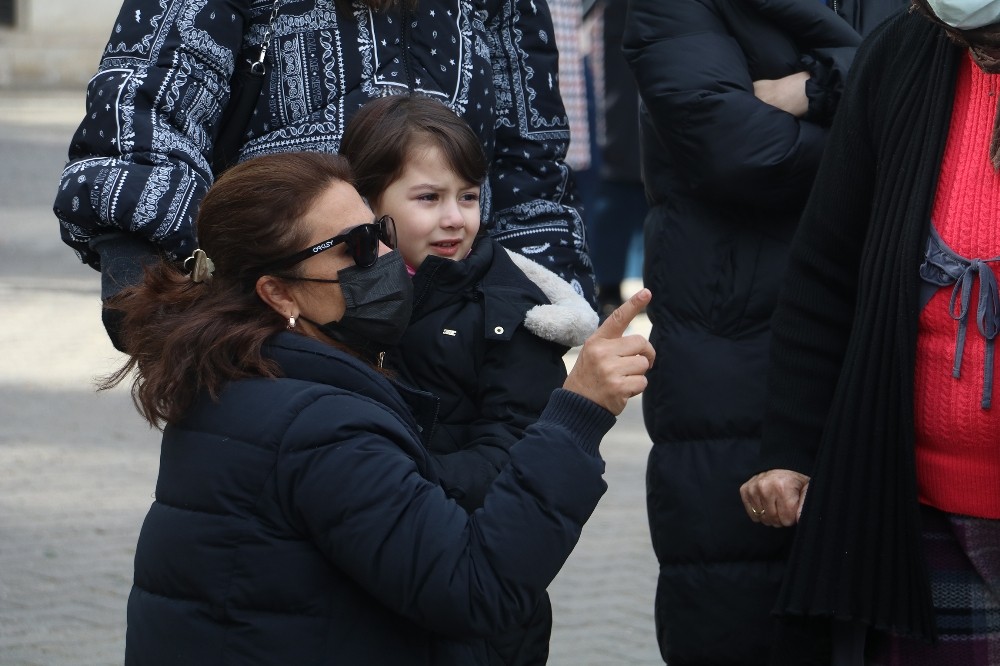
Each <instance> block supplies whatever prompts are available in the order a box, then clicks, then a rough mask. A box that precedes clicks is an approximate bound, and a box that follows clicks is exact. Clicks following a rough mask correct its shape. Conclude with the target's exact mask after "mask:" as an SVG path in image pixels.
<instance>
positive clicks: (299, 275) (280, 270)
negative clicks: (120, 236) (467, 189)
mask: <svg viewBox="0 0 1000 666" xmlns="http://www.w3.org/2000/svg"><path fill="white" fill-rule="evenodd" d="M349 179H350V172H349V169H348V168H347V166H346V162H345V161H344V159H343V158H341V157H337V156H332V155H328V154H322V153H284V154H278V155H272V156H268V157H261V158H256V159H253V160H249V161H247V162H245V163H242V164H240V165H238V166H236V167H234V168H232V169H231V170H229V171H227V172H226V173H225V174H224V175H223V176H222V177H221V178H220V179H219V180H218V181H217V183H216V184H215V185H214V186H213V187H212V188H211V190H210V191H209V193H208V194H207V195H206V197H205V199H204V201H203V203H202V205H201V208H200V210H199V213H198V238H199V242H200V245H201V249H200V250H199V251H198V252H196V253H195V256H194V257H192V260H191V261H190V262H188V268H189V270H190V272H189V273H188V274H184V273H181V272H180V271H179V270H178V269H177V268H176V267H175V266H174V265H172V264H171V263H168V262H162V263H159V264H157V265H155V266H153V267H151V268H148V269H147V271H146V274H145V278H144V280H143V282H142V283H140V284H139V285H138V286H136V287H132V288H129V289H126V290H125V291H123V292H122V294H121V295H120V296H118V297H116V299H115V300H114V302H113V304H114V306H115V307H116V308H118V309H119V310H120V311H121V312H122V313H123V329H122V330H123V342H124V345H125V347H126V349H127V350H128V354H129V360H128V363H127V364H126V365H125V366H124V367H123V368H122V369H121V370H120V371H119V372H117V373H116V374H114V375H113V376H111V377H109V378H108V380H107V381H106V382H105V386H113V385H115V384H116V383H118V382H120V381H122V380H123V379H124V378H125V377H126V376H127V375H128V374H130V372H131V371H133V370H135V371H137V377H136V379H135V382H134V384H133V387H132V390H133V397H134V399H135V402H136V405H137V407H138V409H139V410H140V412H141V413H142V414H143V416H144V417H145V418H146V419H147V420H148V421H149V422H150V423H151V424H152V425H154V426H158V427H163V440H162V451H161V458H160V471H159V477H158V479H157V485H156V494H155V498H156V499H155V501H154V503H153V505H152V507H151V508H150V510H149V513H148V514H147V516H146V519H145V521H144V523H143V527H142V531H141V533H140V536H139V542H138V546H137V548H136V556H135V579H134V585H133V589H132V593H131V595H130V596H129V603H128V630H127V634H126V655H125V663H126V664H130V665H131V664H207V663H256V664H282V665H285V664H394V665H398V664H435V665H441V664H461V665H463V666H464V665H467V664H473V665H474V664H486V663H488V657H487V654H486V638H487V637H489V636H492V635H495V634H497V633H500V632H503V631H505V630H506V629H508V628H509V627H511V626H513V624H515V623H516V622H517V621H519V619H520V618H521V616H522V615H523V613H524V612H525V609H530V608H532V607H533V606H534V604H536V603H537V601H538V599H539V597H540V595H541V594H543V592H544V590H545V588H546V587H547V586H548V584H549V583H550V582H551V580H552V579H553V577H554V576H555V575H556V573H557V572H558V571H559V569H560V567H561V566H562V564H563V562H564V561H565V559H566V558H567V557H568V556H569V553H570V552H571V550H572V548H573V546H574V545H575V543H576V541H577V539H578V538H579V535H580V530H581V529H582V526H583V523H584V522H585V521H586V520H587V518H588V517H589V516H590V514H591V512H592V511H593V509H594V507H595V506H596V504H597V501H598V499H599V498H600V496H601V494H602V493H603V491H604V489H605V484H604V482H603V480H602V479H601V474H602V470H603V467H604V463H603V461H602V459H601V457H600V455H599V452H598V447H599V444H600V439H601V437H602V436H603V434H604V433H605V432H607V430H608V429H609V428H610V427H611V426H612V424H613V423H614V420H615V419H614V416H615V415H616V414H618V413H620V412H621V410H622V409H623V408H624V406H625V403H626V402H627V400H628V398H629V397H631V396H634V395H637V394H638V393H640V392H641V391H642V390H643V388H644V387H645V378H644V374H645V372H646V370H647V369H648V368H649V367H650V364H651V363H652V360H653V352H652V348H651V347H650V345H649V343H648V342H647V341H646V340H644V339H643V338H641V337H639V336H628V337H624V338H623V337H621V335H622V332H623V331H624V329H625V327H626V326H627V325H628V323H629V322H630V321H631V319H632V317H634V316H635V314H636V313H637V312H638V311H639V309H641V308H642V307H644V306H645V304H646V303H648V302H649V298H650V293H649V292H648V290H642V291H641V292H639V293H638V294H637V295H635V296H634V297H633V298H632V299H630V301H629V302H628V303H626V304H625V305H623V306H622V308H620V309H619V311H617V312H616V314H615V316H612V317H611V318H610V319H609V320H608V321H607V322H605V324H604V325H603V326H602V327H601V328H600V329H598V331H597V332H596V333H595V334H594V335H593V336H592V337H591V338H590V339H588V341H587V342H586V343H585V344H584V346H583V349H582V351H581V353H580V356H579V358H578V360H577V362H576V364H575V366H574V368H573V370H572V371H571V372H570V373H569V376H568V377H567V379H566V382H565V384H564V387H563V389H560V390H557V391H555V392H553V394H552V397H551V399H550V401H549V404H548V406H547V407H546V409H545V412H544V413H543V414H542V416H541V418H540V419H539V420H538V421H537V423H536V424H535V425H533V426H532V427H530V428H528V430H527V431H526V432H525V436H524V438H523V439H522V440H521V441H520V442H519V443H518V444H516V445H515V446H514V447H512V448H511V452H510V458H511V460H510V465H509V467H508V469H507V470H505V471H504V472H503V473H502V474H501V475H500V476H499V478H498V479H497V480H496V482H495V483H494V484H493V486H492V488H491V491H490V495H489V497H488V498H487V501H486V506H485V507H484V508H483V509H481V510H479V511H476V512H475V513H473V514H471V515H470V514H469V513H467V512H466V511H465V510H464V509H462V508H461V507H460V506H459V505H458V504H456V503H455V502H454V501H453V500H451V499H449V498H448V497H447V496H446V494H445V491H444V490H443V488H442V487H441V485H440V484H439V483H438V479H437V477H436V474H435V472H434V467H433V465H432V464H431V462H430V460H429V457H428V453H427V450H426V449H425V448H424V445H423V443H422V442H421V439H420V438H421V433H422V431H423V432H426V425H427V423H428V420H427V419H426V418H425V416H426V410H425V409H424V408H425V407H426V406H427V404H428V402H427V401H428V400H429V399H430V396H428V395H427V394H423V393H419V392H416V391H412V390H406V389H403V388H401V387H399V386H397V385H395V384H394V382H393V381H392V380H391V379H390V378H389V377H387V376H386V374H385V373H384V372H382V371H380V369H379V367H378V365H377V359H378V350H379V349H380V348H381V347H384V346H388V345H391V344H393V343H394V342H395V341H396V340H397V339H398V337H399V335H400V333H401V331H402V329H403V327H404V326H405V324H406V322H407V319H408V315H409V310H410V299H409V288H410V280H409V277H408V276H407V275H406V271H405V267H404V264H403V262H402V261H401V260H400V258H399V254H398V252H394V251H391V250H390V249H389V247H387V246H386V245H385V244H383V243H382V242H380V239H382V240H390V239H389V238H388V236H387V231H388V229H387V226H386V224H385V223H384V222H374V221H373V217H374V216H373V215H372V213H371V211H370V209H369V208H368V206H367V205H366V204H365V203H364V200H363V199H362V198H361V197H360V195H359V194H358V193H357V191H356V190H354V188H353V187H352V186H351V185H350V184H349Z"/></svg>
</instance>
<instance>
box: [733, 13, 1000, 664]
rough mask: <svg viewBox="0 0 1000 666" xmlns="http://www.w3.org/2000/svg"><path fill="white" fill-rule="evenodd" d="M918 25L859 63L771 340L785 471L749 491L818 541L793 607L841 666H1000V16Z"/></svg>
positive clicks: (772, 461) (791, 570) (778, 658)
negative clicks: (999, 358) (998, 357)
mask: <svg viewBox="0 0 1000 666" xmlns="http://www.w3.org/2000/svg"><path fill="white" fill-rule="evenodd" d="M914 9H915V11H913V12H910V13H908V14H906V15H902V16H899V17H897V18H895V19H893V20H891V21H889V22H888V23H887V24H885V25H884V26H882V27H881V28H880V29H879V30H877V31H876V32H875V33H873V34H872V35H871V37H870V38H869V39H868V40H867V41H866V43H865V44H864V45H863V46H862V48H861V50H860V51H859V54H858V58H857V60H856V61H855V69H854V70H852V80H851V82H850V83H849V87H848V90H847V92H846V93H845V96H844V98H843V100H842V102H841V107H840V111H839V112H838V114H839V115H838V117H837V119H836V120H835V123H834V127H833V129H832V130H831V135H830V139H829V143H828V144H827V145H828V148H827V152H826V154H825V156H824V160H823V164H822V166H821V167H820V172H819V174H818V176H817V179H816V183H817V184H816V186H815V188H814V190H813V192H812V195H811V197H810V201H809V204H808V206H807V209H806V211H805V214H804V216H803V220H802V222H801V225H800V228H799V233H798V236H797V237H796V240H795V243H794V246H793V250H792V261H791V263H790V267H789V273H788V275H787V277H786V282H785V287H784V291H783V295H782V299H781V301H780V303H779V306H778V308H777V310H776V312H775V315H774V319H773V323H772V327H773V332H774V333H773V335H774V338H773V344H772V350H771V365H770V368H769V374H768V389H769V404H768V412H767V418H766V420H765V424H764V435H763V440H762V448H761V455H762V462H761V469H762V470H766V471H763V472H761V473H760V474H757V475H756V476H754V477H752V478H751V479H750V480H749V481H748V482H747V483H745V484H744V485H743V486H742V488H741V489H740V493H741V496H742V499H743V503H744V506H745V507H746V510H747V514H748V515H749V516H750V518H751V520H753V521H755V522H758V523H761V524H763V525H768V526H771V527H783V526H784V527H788V526H791V525H796V524H797V525H798V526H797V528H796V535H795V543H794V547H793V550H792V554H791V557H790V560H789V566H788V571H787V574H786V576H785V579H784V583H783V588H782V593H781V595H780V598H779V602H778V608H777V610H778V612H779V613H780V614H781V615H782V617H783V618H785V623H786V626H794V627H795V628H796V629H797V630H798V634H797V635H799V636H801V635H802V633H801V630H802V629H803V628H805V629H806V630H808V631H812V632H814V635H816V636H824V635H825V637H829V636H832V660H833V663H834V664H878V665H889V664H893V665H895V664H900V665H902V664H905V665H906V666H922V665H925V664H926V665H931V664H933V665H935V666H940V665H948V664H962V665H963V666H968V665H972V666H985V665H988V664H998V663H1000V405H996V406H994V403H995V402H997V400H996V398H997V397H998V396H997V388H996V384H997V381H995V365H996V364H995V359H994V356H995V339H996V336H997V333H998V331H1000V288H998V282H997V279H998V277H1000V224H998V223H1000V119H998V116H997V104H998V99H1000V96H998V95H997V90H998V88H1000V0H955V1H953V2H950V3H948V4H945V3H944V2H942V1H941V0H915V2H914ZM807 490H808V493H807ZM831 628H832V632H831V631H830V629H831ZM816 632H818V633H816ZM787 635H791V632H790V633H789V634H787ZM824 642H825V644H826V645H827V646H830V645H831V641H830V640H827V639H824ZM806 652H807V651H806V650H803V649H801V646H800V645H794V644H793V643H792V642H790V641H786V642H783V643H779V646H778V648H777V650H776V653H775V655H774V661H775V662H776V663H781V664H796V663H802V664H805V663H816V661H817V660H823V659H828V658H830V655H822V656H820V657H817V656H816V655H814V654H812V655H807V654H806Z"/></svg>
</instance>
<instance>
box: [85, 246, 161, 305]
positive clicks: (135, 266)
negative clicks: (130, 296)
mask: <svg viewBox="0 0 1000 666" xmlns="http://www.w3.org/2000/svg"><path fill="white" fill-rule="evenodd" d="M90 249H92V250H93V251H94V252H97V253H98V254H99V255H100V257H101V300H107V299H109V298H111V297H112V296H114V295H116V294H117V293H118V292H120V291H121V290H122V289H124V288H126V287H131V286H134V285H137V284H139V283H140V282H142V275H143V269H144V268H145V267H146V266H147V265H149V264H152V263H154V262H156V261H159V259H160V255H159V252H158V251H157V249H156V246H155V245H153V244H152V243H150V242H149V241H147V240H145V239H143V238H140V237H138V236H135V235H133V234H128V233H123V232H111V233H107V234H102V235H100V236H98V237H96V238H94V239H92V240H91V241H90Z"/></svg>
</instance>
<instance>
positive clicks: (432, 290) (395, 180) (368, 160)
mask: <svg viewBox="0 0 1000 666" xmlns="http://www.w3.org/2000/svg"><path fill="white" fill-rule="evenodd" d="M340 150H341V154H343V155H345V156H346V157H347V158H348V160H349V161H350V162H351V165H352V167H353V168H354V171H355V176H356V181H357V182H356V184H357V188H358V191H359V192H360V193H361V195H362V196H364V197H365V198H367V199H368V201H369V203H370V205H371V206H372V209H373V211H374V212H375V215H376V216H381V215H388V216H390V217H392V218H393V220H394V221H395V227H396V244H397V247H398V249H399V251H400V253H401V254H402V256H403V259H404V261H405V262H406V264H407V267H408V269H409V271H410V273H411V274H412V276H413V286H414V303H413V314H412V316H411V318H410V326H409V328H408V329H407V332H406V334H405V335H404V337H403V340H402V342H401V343H400V345H399V346H398V348H397V349H396V350H394V351H393V352H392V353H391V354H390V355H389V365H390V367H392V368H393V369H394V370H396V371H397V372H398V373H399V378H400V379H401V380H402V381H404V382H406V383H409V384H412V385H414V386H416V387H418V388H421V389H423V390H426V391H429V392H432V393H434V394H435V395H437V396H438V397H439V398H440V400H441V404H440V410H439V414H438V422H437V425H436V427H435V429H434V431H433V432H432V433H431V434H430V436H429V438H428V439H427V442H428V448H429V449H430V450H431V452H432V453H434V454H435V459H436V462H437V464H438V466H439V470H438V471H439V473H440V475H441V481H442V484H443V485H444V487H445V489H446V490H447V492H448V494H449V495H450V496H451V497H453V498H454V499H455V500H456V501H457V502H458V503H459V504H460V505H462V506H463V507H464V508H465V509H466V510H468V511H470V512H471V511H474V510H475V509H477V508H479V507H480V506H482V504H483V499H484V496H485V495H486V491H487V489H488V488H489V485H490V483H491V482H492V481H493V479H494V478H495V477H496V476H497V474H498V473H499V472H500V470H501V469H502V468H503V466H504V465H505V464H506V462H507V459H508V449H509V448H510V446H511V445H512V444H513V443H514V442H516V441H517V440H518V439H519V438H520V437H521V434H522V433H523V431H524V429H525V428H527V427H528V426H529V425H531V424H532V423H534V421H535V420H536V419H537V418H538V416H539V414H540V413H541V411H542V408H543V407H544V406H545V404H546V401H547V400H548V397H549V393H551V391H552V390H553V389H555V388H557V387H559V386H561V385H562V383H563V380H564V379H565V377H566V368H565V364H564V363H563V359H562V357H563V355H564V354H565V353H566V351H568V349H569V348H570V347H574V346H576V345H579V344H582V342H583V341H584V339H586V337H587V336H588V335H590V334H591V333H592V332H593V331H594V330H595V329H596V327H597V320H598V318H597V314H596V313H595V312H594V311H593V309H592V308H591V307H590V305H589V304H588V303H587V302H586V300H584V298H583V297H582V296H580V295H578V294H577V293H576V291H574V289H573V288H572V287H571V286H570V285H569V284H567V283H566V282H564V281H563V280H561V279H560V278H559V277H558V276H556V275H555V274H554V273H552V272H550V271H548V270H547V269H545V268H543V267H542V266H540V265H538V264H536V263H535V262H533V261H531V260H530V259H527V258H525V257H523V256H521V255H518V254H514V253H509V252H507V251H506V250H504V249H503V248H502V247H501V246H500V245H499V244H498V243H497V242H496V241H494V240H493V239H492V238H491V237H489V236H487V235H486V234H485V232H484V230H483V229H482V227H481V225H480V195H481V192H482V183H484V182H485V181H486V176H487V169H488V166H487V164H488V163H487V161H486V158H485V156H484V152H483V149H482V146H481V144H480V143H479V139H478V138H477V137H476V135H475V133H474V132H473V131H472V129H471V128H470V127H469V126H468V125H467V124H466V123H465V121H464V120H462V119H461V118H460V117H458V116H457V115H456V114H455V113H454V112H452V111H451V110H450V109H448V108H447V107H446V106H444V105H443V104H441V103H440V102H438V101H436V100H434V99H431V98H429V97H420V96H413V95H394V96H389V97H383V98H380V99H376V100H373V101H371V102H368V103H367V104H365V106H364V107H362V108H361V109H360V110H359V111H358V112H357V113H356V114H355V116H354V117H353V118H352V120H351V121H350V123H348V125H347V128H346V131H345V133H344V137H343V141H342V143H341V149H340ZM539 606H540V607H539V608H538V609H536V612H535V615H534V616H533V617H532V618H531V619H530V620H529V622H528V623H527V624H526V625H525V626H524V627H523V628H522V629H521V630H520V631H516V632H510V633H508V634H507V635H504V636H502V637H499V638H498V639H497V640H496V641H494V642H493V643H494V647H495V648H496V649H497V650H498V652H499V653H500V655H501V658H502V660H503V663H508V664H510V663H518V664H521V663H544V661H545V658H546V655H547V653H548V633H549V628H550V626H551V610H550V608H549V605H548V600H547V599H545V600H544V602H543V603H541V604H540V605H539Z"/></svg>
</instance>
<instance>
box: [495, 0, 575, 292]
mask: <svg viewBox="0 0 1000 666" xmlns="http://www.w3.org/2000/svg"><path fill="white" fill-rule="evenodd" d="M498 5H499V11H498V12H497V14H496V15H494V16H492V17H491V18H490V23H489V26H488V29H489V35H490V40H491V44H490V51H491V58H492V63H493V83H494V89H495V107H496V145H495V148H494V157H493V165H492V169H491V175H490V194H491V197H492V206H493V219H492V227H491V229H490V231H491V233H492V235H493V236H494V237H495V238H496V239H497V240H498V241H499V242H500V243H501V244H503V245H504V246H505V247H507V248H510V249H511V250H515V251H517V252H520V253H521V254H523V255H525V256H527V257H529V258H531V259H534V260H535V261H537V262H538V263H540V264H541V265H543V266H544V267H546V268H548V269H549V270H551V271H553V272H555V273H556V274H558V275H559V276H560V277H562V278H563V279H564V280H566V281H567V282H569V283H570V284H571V285H573V287H574V288H575V289H576V290H577V291H578V292H579V293H580V294H582V295H584V296H585V297H586V298H587V299H588V300H589V301H590V302H591V304H593V303H594V302H595V301H594V274H593V266H592V264H591V261H590V257H589V255H588V253H587V243H586V235H585V231H584V224H583V219H582V217H581V215H580V211H579V209H578V203H579V202H578V201H577V200H576V195H575V193H574V185H573V175H572V172H571V170H570V168H569V167H568V166H567V165H566V164H565V162H564V157H565V155H566V149H567V147H568V145H569V122H568V120H567V117H566V111H565V108H564V106H563V102H562V98H561V96H560V94H559V84H558V71H559V68H558V51H557V49H556V44H555V38H554V33H553V29H552V18H551V16H550V14H549V9H548V6H547V5H546V3H545V0H501V2H499V3H498Z"/></svg>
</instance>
